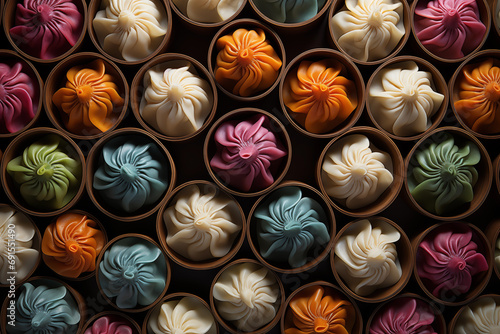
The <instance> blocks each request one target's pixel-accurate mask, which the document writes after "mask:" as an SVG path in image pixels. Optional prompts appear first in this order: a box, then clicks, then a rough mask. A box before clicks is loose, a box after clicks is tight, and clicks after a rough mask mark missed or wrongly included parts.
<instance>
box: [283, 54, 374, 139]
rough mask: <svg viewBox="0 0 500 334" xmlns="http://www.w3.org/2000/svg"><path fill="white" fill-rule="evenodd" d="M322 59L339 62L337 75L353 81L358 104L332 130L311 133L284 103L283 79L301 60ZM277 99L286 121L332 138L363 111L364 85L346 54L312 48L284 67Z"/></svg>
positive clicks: (309, 133)
mask: <svg viewBox="0 0 500 334" xmlns="http://www.w3.org/2000/svg"><path fill="white" fill-rule="evenodd" d="M323 59H328V60H329V61H331V62H332V63H340V65H341V67H342V72H341V73H340V74H339V75H341V76H344V77H346V78H348V79H350V80H352V81H354V85H355V86H356V95H357V100H358V104H357V106H356V108H355V109H354V110H353V111H352V113H351V114H350V115H349V117H348V118H347V119H346V120H344V121H343V122H342V123H341V124H339V125H338V126H337V127H335V128H334V129H333V130H332V131H330V132H327V133H313V132H310V131H307V130H306V129H304V127H302V125H300V124H299V123H297V121H296V120H295V115H292V114H291V111H290V109H289V108H288V107H287V106H286V105H285V101H284V96H283V89H284V86H285V80H286V78H287V76H288V75H291V74H290V73H294V72H295V70H296V69H297V67H298V66H299V64H300V63H301V62H302V61H303V60H309V61H318V60H323ZM279 99H280V105H281V109H282V110H283V112H284V114H285V116H286V117H287V119H288V121H289V122H290V123H291V124H292V125H293V126H294V127H295V129H297V130H298V131H299V132H301V133H302V134H304V135H306V136H310V137H313V138H332V137H337V136H340V135H341V134H343V133H344V132H345V131H347V130H349V129H350V128H351V127H352V126H354V124H355V123H356V122H357V121H358V120H359V117H360V116H361V114H362V112H363V107H364V105H365V85H364V82H363V77H362V75H361V72H360V71H359V69H358V67H357V66H356V65H355V64H354V63H353V62H352V60H351V59H350V58H348V57H347V56H345V55H344V54H342V53H340V52H338V51H335V50H331V49H312V50H307V51H304V52H303V53H301V54H300V55H298V56H297V57H295V58H294V59H293V60H292V61H291V62H290V64H288V66H287V67H286V69H285V73H284V75H283V77H282V78H281V81H280V85H279Z"/></svg>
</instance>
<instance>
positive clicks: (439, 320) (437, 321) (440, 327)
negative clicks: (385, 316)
mask: <svg viewBox="0 0 500 334" xmlns="http://www.w3.org/2000/svg"><path fill="white" fill-rule="evenodd" d="M398 299H416V300H420V301H422V302H424V303H426V304H427V305H426V306H428V309H429V310H430V311H432V313H434V317H435V318H434V322H433V323H432V324H431V325H433V328H434V330H436V334H446V321H445V320H444V317H443V313H442V312H441V309H440V308H439V307H438V306H439V305H436V304H435V303H433V302H430V301H428V300H427V299H425V298H423V297H422V296H420V295H417V294H414V293H403V294H400V295H397V296H395V297H394V298H392V299H391V300H388V301H386V302H385V303H383V304H381V305H378V306H377V307H376V308H375V310H374V311H373V313H372V314H371V315H370V318H368V322H367V324H366V330H365V334H370V328H371V324H372V322H373V319H374V318H375V316H376V315H377V314H378V312H380V311H381V310H383V309H384V308H385V307H387V306H389V305H390V304H391V303H394V302H397V300H398ZM450 334H451V333H450Z"/></svg>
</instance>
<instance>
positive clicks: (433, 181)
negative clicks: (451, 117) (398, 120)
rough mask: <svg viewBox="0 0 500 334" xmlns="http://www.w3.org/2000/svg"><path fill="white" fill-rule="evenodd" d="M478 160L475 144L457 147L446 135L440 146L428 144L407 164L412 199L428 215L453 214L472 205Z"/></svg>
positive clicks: (479, 157)
mask: <svg viewBox="0 0 500 334" xmlns="http://www.w3.org/2000/svg"><path fill="white" fill-rule="evenodd" d="M480 160H481V153H480V151H479V148H478V147H477V146H476V145H475V144H474V143H472V142H470V141H467V142H465V143H464V144H463V145H461V146H460V147H459V146H458V145H455V139H454V138H453V136H452V135H450V134H448V133H445V135H444V136H441V141H440V142H439V143H435V142H431V143H428V145H425V146H424V148H423V149H419V150H418V151H417V152H416V153H415V155H414V157H412V159H411V160H410V167H409V170H408V176H407V180H408V189H409V190H410V193H411V196H413V198H414V199H415V201H417V203H418V204H419V205H420V206H422V208H424V209H425V210H427V211H429V212H431V213H434V214H438V215H446V214H449V213H450V212H453V210H455V209H458V208H459V207H460V206H461V205H464V204H467V203H470V202H472V199H473V198H474V188H473V187H474V185H475V184H476V182H477V180H478V178H479V174H478V171H477V169H476V167H475V166H476V165H477V164H478V163H479V161H480Z"/></svg>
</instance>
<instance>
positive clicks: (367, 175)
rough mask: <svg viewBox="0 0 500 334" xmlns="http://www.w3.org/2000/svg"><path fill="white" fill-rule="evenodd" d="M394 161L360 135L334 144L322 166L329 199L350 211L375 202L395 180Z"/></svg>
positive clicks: (323, 179)
mask: <svg viewBox="0 0 500 334" xmlns="http://www.w3.org/2000/svg"><path fill="white" fill-rule="evenodd" d="M392 173H393V165H392V159H391V156H390V155H389V154H387V153H386V152H382V151H380V150H379V149H377V148H376V147H375V146H374V145H373V144H372V143H371V142H370V140H369V139H368V138H367V137H366V136H364V135H361V134H353V135H349V136H345V137H344V138H341V139H340V140H338V141H337V142H336V143H334V144H333V145H332V146H331V147H330V149H329V150H328V152H327V153H326V154H325V158H324V160H323V163H322V173H321V178H322V182H323V185H324V187H325V190H326V192H327V194H328V195H329V196H331V197H332V198H334V199H335V200H337V201H339V202H340V203H341V204H343V205H345V206H346V207H347V208H349V209H359V208H362V207H364V206H367V205H370V204H372V203H373V202H375V201H376V200H377V199H378V198H379V197H380V195H381V194H382V193H383V192H384V191H385V190H386V189H387V188H389V186H390V185H391V184H392V181H393V179H394V177H393V175H392Z"/></svg>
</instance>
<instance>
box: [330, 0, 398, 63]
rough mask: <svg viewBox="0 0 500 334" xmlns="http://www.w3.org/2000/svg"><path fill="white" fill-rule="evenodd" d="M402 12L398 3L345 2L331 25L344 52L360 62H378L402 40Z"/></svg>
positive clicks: (389, 0) (392, 0)
mask: <svg viewBox="0 0 500 334" xmlns="http://www.w3.org/2000/svg"><path fill="white" fill-rule="evenodd" d="M403 11H404V7H403V3H402V2H401V1H399V0H346V1H345V6H344V7H343V8H342V9H341V10H340V11H339V12H338V13H337V14H335V15H334V16H333V17H332V20H331V23H330V24H331V27H332V30H333V35H334V36H335V38H336V40H337V43H338V44H339V46H340V47H341V48H342V50H343V51H345V52H346V53H347V54H348V55H350V56H351V57H353V58H355V59H357V60H359V61H376V60H379V59H382V58H384V57H386V56H387V55H389V54H390V53H391V52H392V50H394V48H395V47H396V46H397V45H398V43H399V41H400V40H401V38H403V36H404V34H405V28H404V19H403Z"/></svg>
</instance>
